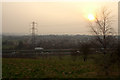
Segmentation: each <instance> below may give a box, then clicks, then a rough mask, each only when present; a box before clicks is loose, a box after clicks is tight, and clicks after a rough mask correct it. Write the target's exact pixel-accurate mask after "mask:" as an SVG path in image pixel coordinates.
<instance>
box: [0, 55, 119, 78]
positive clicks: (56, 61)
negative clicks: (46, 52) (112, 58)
mask: <svg viewBox="0 0 120 80" xmlns="http://www.w3.org/2000/svg"><path fill="white" fill-rule="evenodd" d="M94 56H95V55H94ZM94 56H89V57H88V60H87V61H85V62H84V61H83V57H82V56H77V57H75V56H70V55H65V56H49V57H48V56H44V57H39V58H37V59H25V58H3V65H2V66H3V67H2V70H3V72H2V77H3V78H101V77H103V78H105V77H111V78H118V77H119V73H118V67H117V65H113V66H112V67H110V68H109V71H110V72H109V75H108V76H105V74H104V71H103V70H102V68H101V66H98V64H96V63H95V60H94V59H93V58H94Z"/></svg>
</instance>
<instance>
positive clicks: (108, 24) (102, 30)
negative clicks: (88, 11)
mask: <svg viewBox="0 0 120 80" xmlns="http://www.w3.org/2000/svg"><path fill="white" fill-rule="evenodd" d="M112 22H113V16H111V11H109V10H108V9H107V8H106V7H104V8H102V10H101V12H100V13H99V14H96V16H95V21H91V22H90V28H91V30H92V32H93V33H94V35H95V37H96V38H95V39H96V43H98V44H99V47H101V49H102V51H103V53H104V54H106V48H107V46H108V45H107V44H108V42H110V40H109V39H110V38H109V37H110V36H111V37H113V35H114V31H113V28H112ZM111 39H112V38H111Z"/></svg>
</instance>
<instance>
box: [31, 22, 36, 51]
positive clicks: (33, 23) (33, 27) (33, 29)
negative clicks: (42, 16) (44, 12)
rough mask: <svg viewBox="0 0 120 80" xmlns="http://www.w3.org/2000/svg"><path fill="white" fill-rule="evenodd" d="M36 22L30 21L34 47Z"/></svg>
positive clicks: (33, 46)
mask: <svg viewBox="0 0 120 80" xmlns="http://www.w3.org/2000/svg"><path fill="white" fill-rule="evenodd" d="M36 24H37V23H36V22H34V21H33V22H32V48H33V49H35V47H36V39H35V35H36V27H35V26H36Z"/></svg>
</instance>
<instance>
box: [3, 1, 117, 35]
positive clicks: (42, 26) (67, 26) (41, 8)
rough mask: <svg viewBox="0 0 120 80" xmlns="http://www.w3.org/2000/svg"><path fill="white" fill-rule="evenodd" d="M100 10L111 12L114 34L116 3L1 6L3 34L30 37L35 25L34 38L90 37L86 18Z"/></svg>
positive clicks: (37, 3)
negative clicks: (58, 35) (53, 36)
mask: <svg viewBox="0 0 120 80" xmlns="http://www.w3.org/2000/svg"><path fill="white" fill-rule="evenodd" d="M102 6H107V7H109V9H111V10H112V14H113V15H115V22H114V24H113V27H114V29H115V31H117V30H118V28H117V27H118V26H117V24H118V23H117V22H118V20H117V15H118V3H117V2H3V4H2V25H3V27H2V28H3V33H11V34H13V33H15V34H30V32H31V31H30V29H31V22H32V21H35V22H37V25H36V28H37V34H90V33H89V31H90V29H89V27H88V26H87V25H88V24H87V21H88V19H87V18H86V16H87V15H88V14H95V12H96V11H98V10H99V9H100V8H101V7H102Z"/></svg>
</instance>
